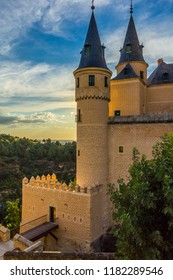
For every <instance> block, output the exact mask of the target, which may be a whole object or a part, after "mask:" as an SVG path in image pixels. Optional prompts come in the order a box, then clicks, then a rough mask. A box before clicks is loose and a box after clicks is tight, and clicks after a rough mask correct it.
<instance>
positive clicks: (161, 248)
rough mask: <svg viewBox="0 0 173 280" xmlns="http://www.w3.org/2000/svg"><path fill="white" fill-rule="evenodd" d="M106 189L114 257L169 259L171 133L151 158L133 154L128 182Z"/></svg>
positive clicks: (172, 247) (172, 253)
mask: <svg viewBox="0 0 173 280" xmlns="http://www.w3.org/2000/svg"><path fill="white" fill-rule="evenodd" d="M118 183H119V189H116V190H115V188H114V186H113V185H110V186H109V194H110V198H111V201H112V203H113V206H114V207H115V210H114V213H113V218H114V220H115V222H116V227H115V229H114V233H115V236H116V238H117V255H118V257H119V258H121V259H172V257H173V134H170V135H165V136H164V137H163V138H162V139H161V141H160V142H158V143H157V144H156V145H155V146H154V147H153V159H151V160H147V159H146V157H145V156H144V155H142V156H140V154H139V152H138V150H137V149H134V151H133V164H132V165H131V167H130V169H129V179H128V182H127V183H126V182H125V181H124V180H123V179H120V180H119V181H118Z"/></svg>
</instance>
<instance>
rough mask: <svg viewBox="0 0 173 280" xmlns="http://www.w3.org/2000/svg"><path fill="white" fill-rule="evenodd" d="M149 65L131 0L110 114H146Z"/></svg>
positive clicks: (112, 93)
mask: <svg viewBox="0 0 173 280" xmlns="http://www.w3.org/2000/svg"><path fill="white" fill-rule="evenodd" d="M147 67H148V64H147V63H146V62H145V60H144V57H143V45H140V43H139V39H138V35H137V32H136V28H135V23H134V19H133V7H132V1H131V7H130V20H129V24H128V28H127V32H126V36H125V40H124V44H123V48H122V49H121V50H120V60H119V62H118V64H117V66H116V70H117V76H116V77H115V78H114V79H112V81H111V102H110V106H109V115H110V116H113V115H117V116H118V115H121V116H124V115H142V114H145V110H146V109H145V107H146V106H145V105H146V104H145V103H146V100H145V95H146V84H147Z"/></svg>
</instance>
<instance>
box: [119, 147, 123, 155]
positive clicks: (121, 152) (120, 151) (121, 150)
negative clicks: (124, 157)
mask: <svg viewBox="0 0 173 280" xmlns="http://www.w3.org/2000/svg"><path fill="white" fill-rule="evenodd" d="M118 152H119V154H124V146H119V147H118Z"/></svg>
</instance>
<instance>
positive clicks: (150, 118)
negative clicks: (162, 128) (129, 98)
mask: <svg viewBox="0 0 173 280" xmlns="http://www.w3.org/2000/svg"><path fill="white" fill-rule="evenodd" d="M141 123H144V124H148V123H173V114H163V115H153V114H151V115H133V116H113V117H109V118H108V124H141Z"/></svg>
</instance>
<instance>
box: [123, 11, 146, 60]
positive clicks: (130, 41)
mask: <svg viewBox="0 0 173 280" xmlns="http://www.w3.org/2000/svg"><path fill="white" fill-rule="evenodd" d="M142 48H143V46H142V45H140V44H139V39H138V35H137V32H136V28H135V23H134V20H133V16H132V13H131V16H130V20H129V25H128V28H127V33H126V37H125V40H124V45H123V48H122V49H121V51H120V52H121V56H120V60H119V62H118V64H120V63H124V62H127V63H128V62H129V61H144V62H145V60H144V57H143V54H142Z"/></svg>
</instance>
